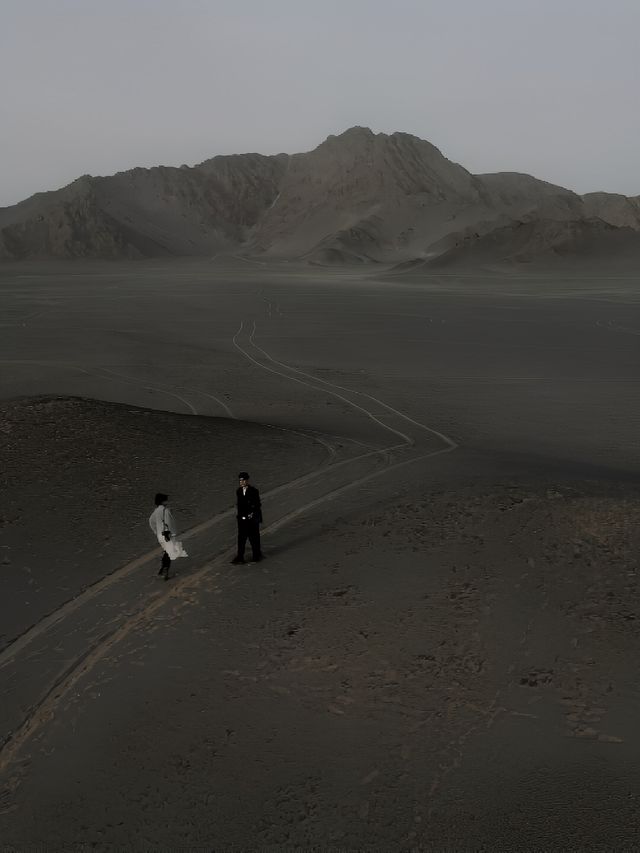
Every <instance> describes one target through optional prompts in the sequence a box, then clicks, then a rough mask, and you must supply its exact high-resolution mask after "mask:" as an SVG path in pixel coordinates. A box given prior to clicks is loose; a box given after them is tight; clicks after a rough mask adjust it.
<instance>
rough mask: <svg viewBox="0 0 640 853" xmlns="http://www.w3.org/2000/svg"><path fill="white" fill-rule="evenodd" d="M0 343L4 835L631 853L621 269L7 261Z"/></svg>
mask: <svg viewBox="0 0 640 853" xmlns="http://www.w3.org/2000/svg"><path fill="white" fill-rule="evenodd" d="M0 326H1V331H2V334H1V335H0V365H1V368H0V398H1V399H0V433H1V435H2V443H1V444H0V472H1V473H0V476H1V478H2V482H1V486H2V502H1V510H0V513H1V516H2V517H1V529H0V534H1V540H0V579H1V581H2V597H1V604H0V608H1V619H0V689H1V695H2V703H1V707H0V720H1V723H2V724H1V727H0V744H1V750H0V839H1V842H2V845H4V848H6V849H9V850H10V849H17V850H23V849H28V848H29V847H38V848H39V849H45V848H48V849H51V850H56V851H58V850H85V849H86V850H96V851H100V850H105V851H106V850H110V849H121V850H128V849H130V850H141V849H150V848H162V849H207V850H211V849H216V850H257V849H260V850H267V849H268V850H288V849H292V850H293V849H309V850H310V849H318V850H350V849H367V850H376V849H380V850H410V849H416V850H419V849H423V850H431V849H438V850H441V849H450V850H466V849H469V850H481V849H486V850H556V849H557V850H560V849H562V850H590V849H593V850H596V849H597V850H602V849H632V848H635V847H637V845H638V843H639V842H638V839H639V838H640V814H639V811H638V797H639V796H640V769H639V768H640V761H639V759H640V738H639V737H638V733H637V719H638V714H639V711H640V707H639V705H640V703H639V692H638V669H639V664H638V654H637V649H638V639H639V636H640V633H639V628H638V624H639V618H640V610H639V604H640V598H639V590H638V576H637V569H638V567H637V554H638V549H639V547H640V532H639V531H640V525H639V523H638V522H639V521H640V486H639V485H638V475H639V474H640V445H639V443H638V435H639V433H640V358H639V356H640V278H639V277H638V274H637V272H635V271H634V270H633V269H620V268H617V269H615V270H612V271H609V272H608V271H607V270H606V269H604V268H598V269H593V268H590V267H589V266H588V265H583V266H582V267H578V266H576V265H575V264H567V265H566V266H564V267H563V266H562V265H559V266H556V267H555V268H554V269H553V270H544V269H538V270H534V269H530V270H529V271H528V272H522V271H521V269H519V270H515V269H514V270H513V271H512V272H509V271H504V270H502V271H500V272H498V271H492V270H490V269H484V270H477V271H474V270H467V271H464V272H459V273H456V272H451V271H450V272H447V271H446V270H445V271H440V272H438V271H437V270H436V271H423V272H422V273H418V274H415V273H413V274H410V273H407V274H406V275H404V274H402V273H398V272H397V271H396V272H394V271H391V270H387V269H386V268H384V267H383V266H382V265H370V266H366V267H357V266H354V267H349V268H344V269H340V268H333V269H330V268H325V267H321V266H313V265H303V264H296V263H284V262H282V263H277V262H270V263H259V262H255V261H249V260H242V259H239V258H235V259H231V258H227V259H223V258H212V259H210V260H203V259H199V260H184V259H183V260H174V261H167V260H162V261H158V260H155V261H153V260H146V261H138V262H135V263H125V262H110V263H100V262H97V261H96V262H82V261H77V262H64V261H57V262H47V263H46V264H45V263H38V262H25V263H20V264H17V263H16V264H12V263H5V264H3V266H2V267H0ZM240 470H248V471H249V472H250V474H251V477H252V482H253V483H254V485H256V486H257V487H258V488H259V489H260V491H261V495H262V500H263V511H264V525H263V546H264V553H265V557H266V559H265V560H264V562H262V563H260V564H251V565H245V566H232V565H230V559H231V557H232V556H233V554H234V536H235V521H234V509H233V502H234V492H235V488H236V484H237V473H238V472H239V471H240ZM159 490H160V491H166V492H168V493H169V495H170V500H171V506H172V508H173V511H174V513H175V515H176V517H177V519H178V523H179V525H180V529H181V530H182V531H183V540H184V542H185V546H186V547H187V550H188V551H189V558H188V559H185V560H180V561H177V562H176V563H175V564H174V569H175V573H174V576H173V577H172V578H171V579H170V580H169V581H168V582H167V583H164V582H163V581H162V579H161V578H159V577H158V576H157V569H158V567H159V559H160V557H159V548H158V547H157V544H156V543H155V542H154V539H153V536H152V535H151V532H150V530H149V528H148V524H147V518H148V515H149V513H150V512H151V510H152V509H153V495H154V493H155V492H156V491H159Z"/></svg>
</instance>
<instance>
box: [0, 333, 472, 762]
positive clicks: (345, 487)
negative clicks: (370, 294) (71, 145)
mask: <svg viewBox="0 0 640 853" xmlns="http://www.w3.org/2000/svg"><path fill="white" fill-rule="evenodd" d="M243 329H244V322H243V323H241V325H240V328H239V329H238V332H236V334H235V335H234V337H233V344H234V346H235V347H236V349H237V350H238V351H239V352H240V353H242V355H243V356H244V357H245V358H246V359H247V360H249V361H250V362H252V363H253V364H254V365H256V366H257V367H258V368H260V369H262V370H264V371H266V372H269V373H272V374H275V375H278V376H280V377H282V378H283V379H285V380H287V381H289V382H296V383H299V384H301V385H305V386H307V387H308V388H310V389H312V390H315V391H317V392H321V393H324V394H330V395H332V396H334V397H336V398H338V399H340V400H342V401H343V402H344V403H345V404H346V405H348V406H350V407H351V408H352V409H353V410H354V411H356V412H359V413H361V414H362V415H364V416H365V417H367V418H370V419H371V420H373V421H374V422H375V423H376V424H378V425H379V426H380V428H382V429H383V430H384V431H386V432H388V433H391V434H392V435H394V436H396V437H398V438H400V439H401V442H400V443H397V442H396V443H394V444H390V445H387V446H384V447H380V448H376V449H373V450H370V451H368V452H366V453H362V454H360V455H358V456H355V457H351V458H348V459H343V460H341V461H335V462H332V463H330V464H329V465H324V466H322V467H320V468H318V469H316V470H315V471H312V472H309V473H308V474H305V475H302V476H300V477H297V478H295V479H293V480H291V481H289V482H288V483H284V484H282V485H281V486H278V487H277V488H275V489H272V490H271V491H270V492H265V493H264V496H265V497H273V496H275V495H277V494H280V493H283V492H287V491H290V490H291V489H294V488H296V487H299V486H305V487H306V488H307V489H309V487H310V486H311V485H313V484H314V483H315V484H316V485H318V486H320V493H319V494H317V495H315V496H314V497H313V498H312V499H311V500H308V501H306V502H305V503H304V504H303V505H301V506H297V507H296V508H295V509H294V510H292V511H289V512H285V513H284V514H283V515H282V516H281V517H280V518H278V519H276V520H275V521H274V522H273V523H272V524H270V525H268V526H266V527H265V528H264V533H265V534H267V533H270V532H274V531H276V530H278V529H280V528H282V527H284V526H286V525H287V524H289V523H290V522H291V521H292V520H293V519H295V518H297V517H299V516H301V515H303V514H305V513H308V512H310V511H312V510H314V509H316V508H318V507H320V506H322V505H324V504H326V503H328V502H330V501H332V500H334V499H335V498H337V497H339V496H340V495H342V494H344V493H346V492H348V491H349V490H352V489H355V488H358V487H361V486H363V485H364V484H366V483H368V482H369V481H371V480H373V479H375V478H377V477H380V476H383V475H385V474H388V473H389V472H391V471H394V470H397V469H399V468H402V467H403V466H406V465H409V464H415V463H416V462H419V461H422V460H426V459H430V458H433V457H436V456H440V455H443V454H447V453H451V452H452V451H454V450H455V449H456V448H457V447H458V444H457V443H456V442H455V441H454V440H453V439H452V438H450V437H449V436H446V435H445V434H444V433H441V432H439V431H438V430H435V429H433V428H431V427H429V426H427V425H426V424H423V423H421V422H419V421H417V420H415V419H414V418H411V417H410V416H409V415H407V414H405V413H404V412H402V411H400V410H399V409H396V408H394V407H392V406H389V405H388V404H386V403H384V402H383V401H381V400H379V399H377V398H375V397H373V396H372V395H369V394H366V393H365V392H361V391H357V390H355V389H350V388H345V387H344V386H340V385H337V384H335V383H331V382H329V381H327V380H321V379H317V378H316V377H314V376H312V375H311V374H305V373H304V371H300V370H298V369H297V368H293V367H291V366H289V365H287V364H285V363H284V362H279V361H276V360H275V359H273V358H272V357H271V356H270V355H269V354H268V353H267V352H266V350H264V349H262V348H261V347H259V346H258V345H257V344H256V343H255V340H254V337H255V331H256V330H255V323H254V326H253V328H252V331H251V333H250V334H249V336H248V337H249V341H248V344H249V346H252V347H254V349H255V350H256V352H257V353H259V354H260V355H261V356H262V359H263V360H265V359H266V360H267V361H268V362H271V363H272V364H275V365H277V366H279V367H281V368H282V370H277V369H276V368H275V367H271V366H270V365H269V364H264V363H263V362H262V361H260V360H259V358H256V357H254V356H253V355H251V353H250V352H248V351H247V350H246V349H245V348H244V347H243V346H242V345H241V344H239V343H238V340H237V339H238V337H239V335H240V334H241V333H242V331H243ZM284 371H287V372H284ZM291 373H297V374H299V375H298V376H292V375H290V374H291ZM116 375H117V374H116ZM300 376H305V377H306V378H305V379H302V378H300ZM122 378H124V379H127V377H125V376H124V375H123V377H122ZM182 390H184V389H182ZM339 392H344V393H339ZM345 394H353V395H357V396H358V397H362V398H364V399H365V400H369V401H371V402H373V403H374V404H375V405H376V406H379V407H381V408H382V409H384V410H385V412H387V413H388V414H389V415H390V416H392V417H397V418H400V419H401V420H403V421H405V422H406V423H409V424H411V425H412V426H414V427H417V428H418V429H419V430H420V431H422V435H424V432H427V433H429V434H430V436H431V437H432V438H436V439H438V440H439V441H441V442H442V443H443V444H444V445H445V446H444V447H440V448H436V449H428V450H427V449H426V448H423V452H420V449H419V448H418V447H416V444H417V441H416V439H415V438H413V437H412V436H410V435H407V434H406V433H404V432H402V431H400V430H398V429H396V428H395V427H393V426H391V425H389V424H388V423H385V422H384V421H383V420H381V417H377V416H376V414H374V413H373V412H372V411H371V410H370V409H368V408H367V407H366V406H364V405H361V404H360V403H356V402H355V401H353V400H351V399H349V397H348V396H345ZM183 402H186V401H183ZM325 449H328V448H327V445H326V444H325ZM394 451H404V452H407V451H408V457H407V458H404V459H402V460H401V461H395V462H393V461H392V457H391V455H390V454H392V453H393V452H394ZM416 451H417V452H416ZM375 459H378V460H382V461H383V462H384V466H383V467H382V468H378V469H375V470H370V471H367V472H365V473H364V474H360V475H359V476H354V471H353V470H351V471H350V470H349V468H351V469H353V468H354V467H355V466H357V464H359V463H362V462H366V461H367V460H372V461H373V460H375ZM341 469H342V470H344V471H345V474H344V476H343V478H342V482H340V480H338V482H337V483H336V484H335V485H334V486H333V487H329V488H328V490H325V489H323V488H322V481H323V480H324V481H325V482H327V483H328V484H330V483H331V480H330V479H329V478H330V477H332V476H334V475H335V474H336V472H339V471H340V470H341ZM318 481H321V482H319V483H318ZM234 514H235V509H229V510H226V511H224V512H221V513H218V514H217V515H215V516H214V517H213V518H210V519H207V520H206V521H204V522H202V523H201V524H199V525H196V526H195V527H193V528H191V529H190V530H189V531H187V532H186V533H185V534H184V536H183V538H184V539H185V540H188V539H190V538H193V537H195V536H197V535H198V534H200V533H203V532H205V531H207V530H210V529H211V528H213V527H214V526H216V525H218V524H220V523H221V522H222V521H224V520H226V519H229V518H230V517H231V516H233V515H234ZM229 553H231V549H230V548H229V547H226V548H224V549H222V550H221V551H219V552H218V553H217V554H216V556H215V557H214V558H213V559H212V560H208V561H207V562H206V563H205V564H204V565H202V566H200V568H198V569H196V570H194V571H193V572H191V573H190V574H188V575H185V576H184V577H181V578H180V579H179V580H177V581H176V582H174V583H173V584H172V586H171V587H170V588H169V589H168V590H167V592H165V593H161V594H159V595H158V596H157V597H156V599H155V600H154V601H152V602H149V601H148V599H146V603H145V604H144V605H143V606H142V607H141V608H140V609H138V610H137V611H136V612H135V613H133V614H129V615H125V617H124V620H123V621H122V623H121V624H120V625H118V626H117V627H115V628H113V629H112V630H109V631H107V632H105V633H103V634H102V635H101V636H100V637H99V638H98V639H97V640H96V641H95V642H93V643H89V644H88V646H87V647H86V648H84V649H83V652H82V653H81V654H80V655H77V656H76V657H75V659H74V660H72V662H71V663H70V664H69V665H68V666H67V667H66V668H65V669H64V670H63V671H62V672H61V673H60V674H59V676H58V677H57V678H56V679H55V680H54V681H53V683H50V684H49V685H48V686H47V688H46V689H45V690H44V691H43V693H42V694H41V695H40V697H38V698H37V699H36V700H35V701H34V702H33V704H32V705H31V707H30V708H29V710H28V711H27V713H26V716H25V717H24V719H23V720H22V722H21V723H20V725H18V726H16V727H15V728H14V730H13V731H11V732H9V733H8V735H7V736H6V737H5V740H4V742H3V744H2V746H1V747H0V771H6V770H7V769H8V768H9V767H10V765H11V764H12V762H13V761H14V760H15V759H16V758H17V757H18V754H19V752H20V750H21V749H22V748H23V747H24V746H25V744H26V743H27V742H28V741H29V740H30V739H31V737H32V736H33V735H34V734H35V733H36V732H38V731H39V730H40V729H41V728H42V726H43V725H44V724H46V722H47V721H48V720H50V719H51V718H52V717H53V716H54V714H55V710H56V708H57V707H58V705H59V703H60V702H61V701H62V699H63V698H64V697H65V696H66V695H67V694H68V693H69V691H70V690H71V689H72V688H73V687H74V686H75V685H76V684H77V683H78V682H79V681H80V680H81V679H82V678H83V677H84V676H86V675H87V674H88V673H89V672H90V671H91V670H92V669H93V667H94V666H95V665H96V664H97V663H99V662H100V661H101V660H102V659H103V658H104V657H105V656H106V655H107V654H108V653H109V652H110V650H111V649H112V648H113V647H114V646H115V645H117V644H118V643H119V642H121V641H122V640H123V639H124V638H125V637H126V636H127V635H128V634H130V633H131V632H132V631H133V630H135V629H136V628H137V627H138V626H140V625H142V624H143V623H144V622H146V621H148V620H149V619H150V618H152V617H153V616H154V614H155V613H156V612H157V611H158V610H159V609H160V608H161V607H163V606H164V605H165V604H166V603H167V602H168V601H170V600H171V599H172V598H178V597H179V596H180V595H181V594H182V593H184V592H186V591H187V590H189V589H191V588H194V587H196V586H197V585H198V584H199V583H200V582H201V581H202V580H203V578H204V577H206V576H209V575H210V574H211V571H212V569H214V568H216V567H219V570H218V573H217V574H218V575H220V574H221V568H222V566H221V561H222V560H226V559H227V558H228V555H229ZM156 556H157V549H154V550H153V551H150V552H148V553H147V554H145V555H143V556H141V557H139V558H137V559H136V560H134V561H132V562H130V563H128V564H127V565H125V566H123V567H121V568H120V569H117V570H116V571H115V572H113V573H112V574H110V575H109V576H107V577H106V578H102V579H101V580H100V581H98V582H96V583H95V584H93V585H92V586H91V587H89V588H88V589H86V590H84V591H83V592H82V593H80V595H79V596H76V597H75V598H74V599H71V600H70V601H68V602H66V603H65V604H64V605H62V606H61V607H59V608H57V610H55V611H54V612H53V613H51V614H49V615H48V616H46V617H45V618H44V619H42V620H40V622H38V623H37V624H36V625H34V626H32V628H30V629H29V630H28V631H26V632H25V633H24V634H23V635H21V636H20V637H19V638H17V639H16V640H15V641H14V642H13V643H12V644H11V645H10V646H8V647H7V648H6V649H4V651H3V652H2V653H0V671H2V670H6V668H7V667H8V666H9V665H10V664H12V663H15V662H16V660H17V659H18V663H20V661H19V658H20V655H21V653H22V652H23V651H24V650H25V649H26V648H27V647H28V646H29V645H30V644H31V643H32V642H33V641H34V640H35V639H37V638H39V637H44V636H45V635H46V633H47V631H48V630H50V629H51V628H53V627H54V626H56V625H59V624H60V623H62V622H63V621H64V620H65V618H67V617H68V616H70V615H71V614H72V613H75V612H76V611H78V610H80V609H81V608H82V607H84V606H86V605H89V604H90V603H91V602H92V601H93V599H95V598H96V597H97V596H98V595H99V594H100V593H101V592H103V591H105V590H107V589H108V588H110V587H112V586H114V585H115V584H117V583H118V582H119V581H121V580H123V579H125V578H126V577H128V576H130V575H131V574H132V573H133V572H134V571H136V570H137V569H139V568H140V567H141V566H143V565H144V564H145V563H147V562H148V561H150V560H152V559H154V558H155V557H156ZM233 576H234V572H233V570H228V571H227V572H226V574H225V577H226V578H229V577H233ZM127 604H128V605H130V602H127Z"/></svg>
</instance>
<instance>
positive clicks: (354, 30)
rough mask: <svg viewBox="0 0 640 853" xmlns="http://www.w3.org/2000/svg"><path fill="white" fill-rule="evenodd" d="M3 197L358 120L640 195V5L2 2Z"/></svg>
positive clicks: (298, 147)
mask: <svg viewBox="0 0 640 853" xmlns="http://www.w3.org/2000/svg"><path fill="white" fill-rule="evenodd" d="M0 74H1V79H2V87H1V92H2V94H1V96H0V110H1V120H0V206H7V205H11V204H14V203H16V202H17V201H20V200H21V199H23V198H26V197H28V196H29V195H31V194H33V193H34V192H39V191H44V190H51V189H57V188H58V187H61V186H64V185H65V184H67V183H69V182H70V181H72V180H74V179H75V178H76V177H79V176H80V175H83V174H92V175H109V174H113V173H115V172H117V171H122V170H126V169H130V168H133V167H134V166H147V167H148V166H155V165H166V166H180V165H182V164H183V163H186V164H188V165H194V164H196V163H199V162H201V161H202V160H205V159H207V158H209V157H212V156H214V155H216V154H232V153H244V152H248V151H257V152H260V153H263V154H274V153H278V152H281V151H285V152H288V153H295V152H299V151H308V150H311V149H312V148H315V147H316V146H317V145H319V144H320V143H321V142H322V141H323V140H324V139H325V138H326V137H327V136H328V135H329V134H338V133H341V132H342V131H344V130H346V129H347V128H349V127H352V126H353V125H362V126H365V127H370V128H371V129H372V130H373V131H375V132H383V133H392V132H394V131H403V132H405V133H412V134H414V135H416V136H419V137H421V138H423V139H427V140H429V142H431V143H433V144H434V145H436V146H437V147H438V148H439V149H440V150H441V151H442V153H443V154H444V155H445V156H446V157H448V158H449V159H450V160H454V161H456V162H458V163H460V164H461V165H463V166H464V167H465V168H467V169H469V170H470V171H471V172H474V173H483V172H497V171H517V172H527V173H529V174H533V175H535V176H536V177H538V178H542V179H544V180H547V181H551V182H552V183H557V184H560V185H562V186H565V187H568V188H569V189H572V190H575V191H577V192H579V193H584V192H591V191H594V190H606V191H608V192H619V193H624V194H625V195H637V194H639V193H640V0H108V2H107V0H0Z"/></svg>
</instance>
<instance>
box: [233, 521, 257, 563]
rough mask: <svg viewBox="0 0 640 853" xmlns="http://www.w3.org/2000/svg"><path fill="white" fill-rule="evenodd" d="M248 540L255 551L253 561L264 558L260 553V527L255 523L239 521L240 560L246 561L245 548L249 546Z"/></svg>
mask: <svg viewBox="0 0 640 853" xmlns="http://www.w3.org/2000/svg"><path fill="white" fill-rule="evenodd" d="M247 539H248V540H249V542H250V543H251V550H252V551H253V559H254V560H257V559H258V558H259V557H261V556H262V554H261V552H260V525H259V524H258V523H257V522H255V521H243V520H242V519H241V518H239V519H238V559H239V560H243V559H244V548H245V545H246V544H247Z"/></svg>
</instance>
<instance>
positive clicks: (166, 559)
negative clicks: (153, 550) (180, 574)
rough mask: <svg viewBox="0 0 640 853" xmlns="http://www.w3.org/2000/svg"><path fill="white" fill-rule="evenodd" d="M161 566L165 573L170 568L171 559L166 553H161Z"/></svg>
mask: <svg viewBox="0 0 640 853" xmlns="http://www.w3.org/2000/svg"><path fill="white" fill-rule="evenodd" d="M161 566H162V568H163V569H167V571H168V570H169V569H170V568H171V559H170V557H169V555H168V554H167V552H166V551H163V552H162V563H161Z"/></svg>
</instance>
